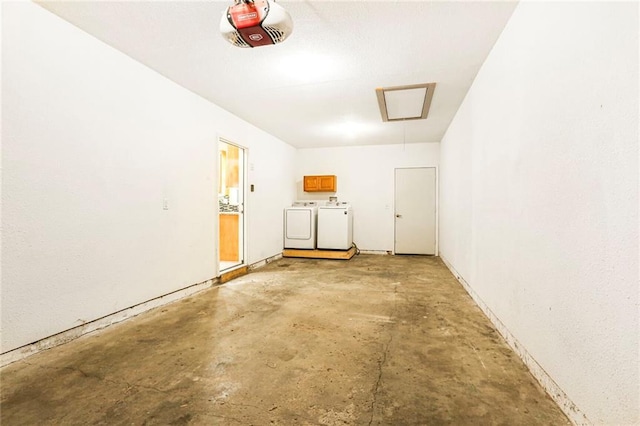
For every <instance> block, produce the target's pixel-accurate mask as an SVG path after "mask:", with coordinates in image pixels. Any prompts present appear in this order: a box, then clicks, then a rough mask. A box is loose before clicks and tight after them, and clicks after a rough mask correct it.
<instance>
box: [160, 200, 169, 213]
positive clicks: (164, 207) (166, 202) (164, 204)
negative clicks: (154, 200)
mask: <svg viewBox="0 0 640 426" xmlns="http://www.w3.org/2000/svg"><path fill="white" fill-rule="evenodd" d="M162 210H169V200H168V199H167V198H163V199H162Z"/></svg>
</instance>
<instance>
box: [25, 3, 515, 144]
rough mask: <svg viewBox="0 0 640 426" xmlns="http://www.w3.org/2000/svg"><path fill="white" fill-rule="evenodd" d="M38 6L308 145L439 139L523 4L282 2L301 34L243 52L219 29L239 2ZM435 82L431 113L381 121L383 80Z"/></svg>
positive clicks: (261, 125) (267, 127) (257, 122)
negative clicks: (379, 89)
mask: <svg viewBox="0 0 640 426" xmlns="http://www.w3.org/2000/svg"><path fill="white" fill-rule="evenodd" d="M38 3H39V4H40V5H42V6H43V7H45V8H46V9H48V10H50V11H52V12H53V13H55V14H57V15H59V16H60V17H62V18H64V19H65V20H67V21H69V22H71V23H72V24H74V25H76V26H77V27H79V28H81V29H83V30H84V31H86V32H88V33H90V34H92V35H93V36H95V37H97V38H98V39H100V40H102V41H104V42H106V43H107V44H109V45H111V46H113V47H115V48H116V49H118V50H120V51H122V52H124V53H125V54H127V55H129V56H130V57H132V58H134V59H135V60H137V61H139V62H141V63H143V64H145V65H147V66H148V67H150V68H152V69H154V70H156V71H157V72H159V73H160V74H162V75H164V76H166V77H168V78H169V79H171V80H173V81H175V82H176V83H178V84H179V85H181V86H183V87H185V88H187V89H189V90H191V91H192V92H194V93H197V94H198V95H200V96H202V97H204V98H206V99H208V100H210V101H211V102H213V103H215V104H217V105H219V106H220V107H222V108H224V109H226V110H227V111H230V112H231V113H233V114H235V115H237V116H239V117H241V118H243V119H245V120H246V121H248V122H250V123H252V124H254V125H255V126H257V127H259V128H261V129H263V130H265V131H267V132H269V133H270V134H272V135H274V136H276V137H278V138H279V139H281V140H283V141H285V142H287V143H289V144H291V145H293V146H295V147H298V148H311V147H330V146H345V145H375V144H394V143H418V142H439V141H440V140H441V139H442V136H443V135H444V132H445V131H446V129H447V127H448V125H449V123H450V122H451V120H452V119H453V117H454V115H455V113H456V111H457V110H458V107H459V106H460V103H461V102H462V100H463V99H464V96H465V95H466V93H467V91H468V90H469V87H470V86H471V83H472V82H473V79H474V78H475V76H476V74H477V72H478V70H479V68H480V66H481V65H482V63H483V62H484V60H485V58H486V57H487V55H488V53H489V51H490V50H491V48H492V47H493V45H494V43H495V41H496V40H497V38H498V36H499V35H500V33H501V31H502V29H503V28H504V26H505V24H506V22H507V21H508V19H509V17H510V16H511V13H512V12H513V9H514V8H515V5H516V3H515V2H505V1H497V2H488V1H486V2H485V1H468V2H467V1H409V2H397V1H394V2H391V1H388V2H380V1H378V2H376V1H362V0H359V1H315V0H314V1H311V0H301V1H279V2H278V4H280V5H281V6H283V7H284V8H285V9H286V10H287V11H288V12H289V13H290V14H291V17H292V19H293V22H294V29H293V33H292V34H291V36H290V37H289V38H288V39H287V40H285V41H284V42H283V43H281V44H278V45H271V46H263V47H259V48H254V49H242V48H238V47H234V46H232V45H231V44H229V43H228V42H227V41H226V40H225V39H223V38H222V36H221V35H220V32H219V23H220V18H221V16H222V13H223V11H224V10H225V9H226V7H227V6H229V5H231V4H232V2H231V0H229V1H226V0H225V1H118V2H111V1H70V2H63V1H55V2H38ZM432 82H435V83H436V87H435V91H434V95H433V99H432V101H431V108H430V111H429V115H428V117H427V118H426V119H424V120H411V121H400V122H383V121H382V118H381V116H380V111H379V109H378V102H377V98H376V92H375V89H376V88H377V87H390V86H400V85H411V84H419V83H432ZM237 142H238V143H242V141H237Z"/></svg>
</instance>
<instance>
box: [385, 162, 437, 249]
mask: <svg viewBox="0 0 640 426" xmlns="http://www.w3.org/2000/svg"><path fill="white" fill-rule="evenodd" d="M395 172H396V176H395V250H394V252H395V253H396V254H431V255H435V254H436V169H435V167H420V168H410V169H396V170H395Z"/></svg>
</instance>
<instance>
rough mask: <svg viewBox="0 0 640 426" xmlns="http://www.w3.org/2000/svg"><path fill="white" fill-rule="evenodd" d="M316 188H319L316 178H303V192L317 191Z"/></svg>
mask: <svg viewBox="0 0 640 426" xmlns="http://www.w3.org/2000/svg"><path fill="white" fill-rule="evenodd" d="M318 188H319V185H318V176H305V177H304V190H305V191H317V190H318Z"/></svg>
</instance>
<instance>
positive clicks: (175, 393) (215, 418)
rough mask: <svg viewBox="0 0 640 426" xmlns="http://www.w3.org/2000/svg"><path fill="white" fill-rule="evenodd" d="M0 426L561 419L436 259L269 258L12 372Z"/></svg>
mask: <svg viewBox="0 0 640 426" xmlns="http://www.w3.org/2000/svg"><path fill="white" fill-rule="evenodd" d="M1 373H2V385H1V386H2V399H1V401H2V402H1V406H0V410H1V423H2V425H3V426H4V425H23V424H27V425H43V424H55V425H76V424H78V425H80V424H82V425H85V424H98V425H100V424H109V425H111V424H118V425H119V424H122V425H125V424H127V425H129V424H131V425H153V424H157V425H181V424H195V425H218V424H219V425H235V424H238V425H272V424H275V425H343V424H347V425H418V424H421V425H439V424H454V425H467V424H468V425H489V424H492V425H493V424H504V425H563V424H569V422H568V421H567V419H566V417H565V416H564V415H563V414H562V412H561V411H560V410H559V409H558V407H557V406H556V405H555V404H554V402H553V401H552V400H551V399H550V398H549V397H548V396H547V395H546V394H545V393H544V391H543V390H542V389H541V388H540V386H539V385H538V384H537V382H536V381H535V380H534V379H533V378H532V377H531V375H530V374H529V373H528V371H527V369H526V368H525V366H524V365H523V363H522V362H521V361H520V359H519V358H518V357H517V356H516V355H515V354H514V353H513V352H512V351H511V350H510V349H509V348H508V347H507V346H506V344H505V343H504V342H503V341H502V339H501V338H500V336H499V335H498V334H497V332H496V331H495V330H494V329H493V328H492V326H491V324H490V323H489V321H488V320H487V319H486V318H485V317H484V316H483V314H482V313H481V312H480V310H479V309H478V308H477V307H476V306H475V304H474V303H473V302H472V300H471V299H470V298H469V296H468V295H467V294H466V293H465V292H464V290H463V289H462V287H461V286H460V285H459V283H458V282H457V281H456V280H455V279H454V277H453V276H452V275H451V274H450V273H449V271H448V270H447V269H446V268H445V266H444V265H443V264H442V262H441V261H440V260H439V259H438V258H436V257H412V256H374V255H360V256H356V257H354V258H353V259H352V260H350V261H337V260H306V259H281V260H279V261H277V262H273V263H271V264H269V265H267V266H266V267H263V268H260V269H257V270H255V271H254V272H252V273H250V274H248V275H245V276H243V277H241V278H238V279H235V280H233V281H231V282H229V283H227V284H225V285H222V286H218V287H215V288H212V289H209V290H206V291H204V292H201V293H199V294H197V295H195V296H193V297H190V298H188V299H183V300H181V301H179V302H176V303H173V304H171V305H167V306H165V307H162V308H158V309H155V310H153V311H150V312H148V313H146V314H143V315H140V316H138V317H136V318H134V319H131V320H129V321H126V322H124V323H121V324H118V325H114V326H112V327H109V328H108V329H105V330H103V331H101V332H97V333H93V334H91V335H87V336H84V337H82V338H79V339H77V340H75V341H73V342H70V343H68V344H65V345H63V346H60V347H57V348H55V349H51V350H49V351H46V352H42V353H40V354H37V355H34V356H32V357H29V358H27V359H26V360H23V361H20V362H16V363H13V364H11V365H9V366H7V367H5V368H4V369H3V370H2V371H1Z"/></svg>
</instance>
